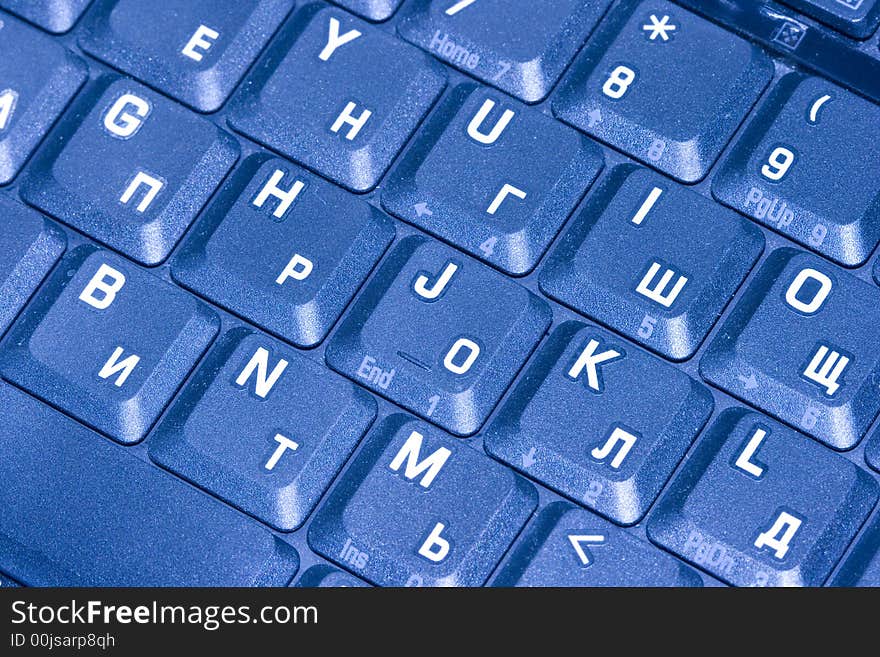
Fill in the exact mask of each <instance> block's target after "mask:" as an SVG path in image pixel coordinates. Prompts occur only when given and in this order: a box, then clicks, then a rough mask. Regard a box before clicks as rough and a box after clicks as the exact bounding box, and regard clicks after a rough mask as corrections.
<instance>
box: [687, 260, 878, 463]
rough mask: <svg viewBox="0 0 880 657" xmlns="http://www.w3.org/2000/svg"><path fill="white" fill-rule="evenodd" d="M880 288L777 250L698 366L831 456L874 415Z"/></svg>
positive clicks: (818, 262)
mask: <svg viewBox="0 0 880 657" xmlns="http://www.w3.org/2000/svg"><path fill="white" fill-rule="evenodd" d="M878 318H880V290H877V288H876V287H874V286H873V285H871V284H870V283H865V282H863V281H860V280H858V279H857V278H855V277H854V276H853V275H852V274H850V273H848V272H846V271H844V270H843V269H841V268H839V267H836V266H834V265H832V264H830V263H828V262H827V261H825V260H822V259H820V258H818V257H816V256H813V255H810V254H807V253H804V252H802V251H798V250H797V249H791V248H783V249H778V250H776V251H774V252H773V253H772V254H771V255H770V257H769V258H767V260H766V261H765V262H764V265H763V266H762V267H761V269H760V270H759V272H758V274H757V276H756V277H755V278H754V279H752V284H751V286H750V287H749V288H748V290H747V291H746V293H745V295H744V296H743V297H742V298H741V299H740V301H739V303H738V304H737V306H736V307H735V308H734V309H733V311H732V312H731V313H730V314H729V315H728V316H727V319H726V321H725V323H724V325H723V326H722V327H721V330H720V331H719V332H718V333H717V334H716V335H715V337H714V339H713V340H712V342H711V343H710V344H709V346H708V348H707V349H706V351H705V353H704V355H703V358H702V360H701V361H700V372H701V373H702V374H703V376H704V377H705V378H706V379H707V380H708V381H710V382H711V383H713V384H715V385H717V386H719V387H721V388H723V389H725V390H726V391H728V392H729V393H730V394H732V395H734V396H736V397H740V398H741V399H744V400H746V401H748V402H749V403H751V404H754V405H755V406H757V407H758V408H760V409H762V410H765V411H767V412H768V413H771V414H773V415H775V416H777V417H778V418H780V419H781V420H784V421H785V422H788V423H789V424H792V425H794V426H796V427H797V428H799V429H801V430H802V431H803V432H805V433H807V434H809V435H811V436H813V437H814V438H817V439H818V440H821V441H822V442H824V443H826V444H827V445H830V446H831V447H834V448H835V449H849V448H850V447H853V446H854V445H855V444H856V443H857V442H858V441H859V440H860V439H861V438H862V436H863V435H864V433H865V431H866V430H867V429H868V425H870V424H871V421H872V420H873V419H874V417H875V416H876V415H877V412H878V411H880V390H878V387H877V381H878V380H880V352H878V350H877V348H876V345H877V344H878V343H880V321H878Z"/></svg>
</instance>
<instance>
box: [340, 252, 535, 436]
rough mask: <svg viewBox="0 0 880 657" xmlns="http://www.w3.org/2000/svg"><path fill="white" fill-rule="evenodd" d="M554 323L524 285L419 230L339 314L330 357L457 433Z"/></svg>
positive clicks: (491, 402)
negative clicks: (421, 233) (340, 320)
mask: <svg viewBox="0 0 880 657" xmlns="http://www.w3.org/2000/svg"><path fill="white" fill-rule="evenodd" d="M549 324H550V308H549V307H548V306H547V304H546V303H545V302H543V301H541V300H540V299H539V298H538V297H537V296H535V295H534V294H532V293H531V292H529V291H528V290H526V289H525V288H523V287H521V286H519V285H517V284H516V283H513V282H511V281H510V280H508V279H506V278H504V277H503V276H501V275H500V274H498V273H497V272H494V271H492V270H491V269H489V268H488V267H486V266H485V265H483V264H480V263H478V262H476V261H474V260H470V259H468V258H467V257H465V256H462V255H461V254H460V253H459V252H457V251H453V250H452V249H450V248H449V247H446V246H443V245H441V244H439V243H437V242H434V241H433V240H429V239H427V238H424V237H420V236H412V237H407V238H405V239H403V240H401V241H400V242H399V243H398V244H397V246H395V248H394V250H393V251H392V252H391V254H390V255H389V256H388V257H387V258H386V259H385V261H384V263H383V264H382V265H381V266H380V268H379V271H378V272H377V273H376V275H375V276H374V278H373V280H372V281H370V283H369V285H368V286H367V289H366V290H365V291H364V292H363V293H361V295H360V297H359V298H358V299H357V300H356V301H355V304H354V306H353V307H352V309H351V310H349V312H348V314H347V315H346V316H345V318H344V319H343V320H342V323H341V324H340V326H339V328H338V329H337V331H336V333H335V334H334V335H333V337H332V338H331V339H330V342H329V344H328V346H327V352H326V359H327V363H328V364H329V365H330V367H332V368H333V369H335V370H337V371H339V372H342V373H343V374H345V375H346V376H348V377H350V378H352V379H354V380H355V381H356V382H358V383H359V384H361V385H364V386H367V387H368V388H370V389H372V390H374V391H376V392H378V393H379V394H381V395H385V396H386V397H388V398H389V399H391V400H392V401H394V402H396V403H398V404H400V405H401V406H404V407H406V408H408V409H410V410H411V411H413V412H414V413H418V414H419V415H421V416H423V417H425V418H426V419H429V420H431V421H432V422H436V423H437V424H439V425H440V426H442V427H443V428H445V429H447V430H449V431H451V432H452V433H455V434H456V435H470V434H472V433H474V432H475V431H477V429H479V428H480V425H482V424H483V422H484V421H485V419H486V417H487V416H488V415H489V413H490V412H491V410H492V408H493V407H494V406H495V404H496V403H497V402H498V399H499V398H500V397H501V395H502V394H503V393H504V391H505V390H506V389H507V386H508V385H509V384H510V381H511V380H512V379H513V377H514V376H515V375H516V372H517V371H518V370H519V368H520V367H522V364H523V363H524V362H525V360H526V358H527V357H528V355H529V354H530V353H531V352H532V350H533V349H534V347H535V345H536V344H537V342H538V340H539V339H540V338H541V336H542V335H543V334H544V331H545V330H546V329H547V326H548V325H549Z"/></svg>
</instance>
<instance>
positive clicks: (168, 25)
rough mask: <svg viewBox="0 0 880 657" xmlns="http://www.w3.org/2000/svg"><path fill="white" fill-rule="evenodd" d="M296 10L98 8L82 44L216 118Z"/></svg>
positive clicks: (211, 1) (126, 2)
mask: <svg viewBox="0 0 880 657" xmlns="http://www.w3.org/2000/svg"><path fill="white" fill-rule="evenodd" d="M292 7H293V0H163V2H161V3H155V2H141V0H99V1H98V2H96V3H95V6H94V7H93V9H92V11H91V12H89V16H88V18H87V19H86V21H85V24H84V33H83V35H82V36H81V37H80V44H81V46H82V48H83V49H84V50H85V51H86V52H88V53H89V54H91V55H94V56H95V57H97V58H99V59H102V60H104V61H105V62H107V63H108V64H110V65H111V66H113V67H115V68H118V69H120V70H122V71H125V72H126V73H129V74H130V75H133V76H134V77H136V78H139V79H140V80H142V81H144V82H146V83H147V84H149V85H150V86H152V87H155V88H156V89H159V90H160V91H164V92H165V93H167V94H169V95H171V96H173V97H174V98H176V99H177V100H179V101H181V102H182V103H186V104H187V105H189V106H190V107H192V108H194V109H196V110H199V111H201V112H213V111H215V110H217V109H219V108H220V106H221V105H223V103H224V102H225V101H226V98H227V97H228V96H229V94H230V92H232V90H233V89H234V88H235V86H236V85H237V84H238V82H239V80H241V77H242V75H244V73H245V71H246V70H247V69H248V68H250V66H251V64H253V62H254V60H255V59H256V58H257V55H259V53H260V51H261V50H262V49H263V47H264V46H265V45H266V43H267V42H268V41H269V38H270V37H271V36H272V34H273V32H274V31H275V30H276V29H277V28H278V26H279V25H280V24H281V21H283V20H284V17H285V16H287V14H288V13H289V12H290V10H291V8H292ZM144 26H148V28H149V29H144Z"/></svg>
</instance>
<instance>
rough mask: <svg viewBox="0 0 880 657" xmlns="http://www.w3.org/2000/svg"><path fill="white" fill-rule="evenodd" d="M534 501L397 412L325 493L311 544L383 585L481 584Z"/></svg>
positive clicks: (510, 479)
mask: <svg viewBox="0 0 880 657" xmlns="http://www.w3.org/2000/svg"><path fill="white" fill-rule="evenodd" d="M536 504H537V493H536V491H535V489H534V488H533V487H532V485H531V484H529V483H528V482H527V481H525V480H524V479H523V478H522V477H520V476H518V475H516V474H514V473H513V472H511V471H510V470H508V469H507V468H503V467H502V466H500V465H498V464H497V463H494V462H493V461H492V460H491V459H489V458H488V457H486V456H485V455H484V454H481V453H480V452H478V451H476V450H475V449H473V448H472V447H470V446H469V445H467V444H466V443H464V442H462V441H457V440H453V439H452V438H451V437H449V436H447V435H444V434H443V432H441V431H439V430H437V429H435V428H433V427H430V426H429V425H427V424H425V423H424V422H419V421H416V420H415V419H414V418H412V417H409V416H407V415H403V414H397V415H392V416H390V417H388V418H386V419H385V420H384V421H383V422H382V423H381V424H380V425H378V426H377V427H376V428H374V429H373V430H372V431H371V432H370V434H369V436H368V437H367V442H366V444H365V445H364V447H363V448H362V449H361V451H360V452H359V453H358V454H357V456H356V457H355V458H354V461H353V463H352V464H351V466H350V467H349V468H348V470H346V471H345V473H344V474H343V475H342V478H341V479H340V480H339V482H338V483H337V484H336V485H335V486H334V488H333V489H332V490H331V491H330V493H329V495H328V496H327V498H326V499H325V501H324V502H323V504H322V505H321V507H320V508H319V509H318V512H317V513H316V515H315V518H314V519H313V520H312V523H311V526H310V527H309V545H310V546H311V547H312V549H314V550H315V551H317V552H319V553H320V554H322V555H324V556H325V557H327V558H328V559H331V560H333V561H335V562H336V563H338V564H340V565H342V566H344V567H345V568H347V569H349V570H351V571H353V572H354V573H356V574H358V575H359V576H361V577H363V578H365V579H367V580H369V581H371V582H373V583H374V584H378V585H380V586H479V585H481V584H482V583H483V582H485V581H486V578H487V577H488V576H489V574H490V573H491V571H492V569H493V568H494V567H495V565H496V564H497V563H498V561H500V559H501V557H502V556H503V554H504V552H505V551H506V550H507V548H508V547H509V546H510V543H511V542H512V541H513V539H514V537H515V536H516V535H517V534H518V533H519V530H520V529H521V528H522V526H523V525H524V524H525V522H526V520H527V519H528V517H529V516H530V515H531V513H532V511H533V510H534V508H535V506H536Z"/></svg>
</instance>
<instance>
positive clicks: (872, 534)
mask: <svg viewBox="0 0 880 657" xmlns="http://www.w3.org/2000/svg"><path fill="white" fill-rule="evenodd" d="M832 584H833V585H834V586H870V587H873V588H877V587H880V515H875V516H874V518H873V520H870V521H869V522H868V526H867V527H866V529H865V530H864V531H863V532H862V535H861V537H860V538H859V540H858V541H856V544H855V545H854V546H853V548H852V549H851V550H850V552H849V556H848V557H847V558H846V560H845V561H844V562H843V565H842V566H841V567H840V570H839V571H838V572H837V575H835V577H834V580H833V581H832Z"/></svg>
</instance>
